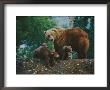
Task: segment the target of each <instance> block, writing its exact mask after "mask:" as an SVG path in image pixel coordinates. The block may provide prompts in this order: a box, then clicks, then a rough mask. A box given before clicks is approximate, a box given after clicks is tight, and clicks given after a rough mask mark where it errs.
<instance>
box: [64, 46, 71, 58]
mask: <svg viewBox="0 0 110 90" xmlns="http://www.w3.org/2000/svg"><path fill="white" fill-rule="evenodd" d="M62 53H63V57H62V59H63V60H69V59H72V47H71V46H64V47H63V50H62Z"/></svg>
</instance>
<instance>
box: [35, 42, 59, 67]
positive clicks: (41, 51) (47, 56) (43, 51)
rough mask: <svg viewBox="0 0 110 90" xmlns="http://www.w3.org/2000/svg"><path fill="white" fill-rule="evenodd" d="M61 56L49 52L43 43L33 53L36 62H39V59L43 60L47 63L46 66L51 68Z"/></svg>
mask: <svg viewBox="0 0 110 90" xmlns="http://www.w3.org/2000/svg"><path fill="white" fill-rule="evenodd" d="M58 57H59V55H58V53H57V52H54V51H50V50H48V48H47V46H46V44H45V43H43V44H42V45H41V46H40V47H38V48H37V49H35V50H34V52H33V58H34V60H35V62H37V61H38V59H40V60H41V59H42V60H44V62H45V65H46V66H50V65H52V64H53V62H54V61H53V60H54V58H58Z"/></svg>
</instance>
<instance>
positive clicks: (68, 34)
mask: <svg viewBox="0 0 110 90" xmlns="http://www.w3.org/2000/svg"><path fill="white" fill-rule="evenodd" d="M44 33H45V37H46V38H47V39H48V40H50V41H53V42H54V47H55V51H56V52H58V54H59V55H60V57H61V58H62V55H63V52H62V48H63V47H64V46H71V47H72V50H74V51H76V52H77V53H78V58H79V59H83V58H87V51H88V48H89V39H88V34H87V33H86V32H85V31H84V30H82V29H81V28H79V27H76V28H72V29H64V28H52V29H49V30H47V31H45V32H44Z"/></svg>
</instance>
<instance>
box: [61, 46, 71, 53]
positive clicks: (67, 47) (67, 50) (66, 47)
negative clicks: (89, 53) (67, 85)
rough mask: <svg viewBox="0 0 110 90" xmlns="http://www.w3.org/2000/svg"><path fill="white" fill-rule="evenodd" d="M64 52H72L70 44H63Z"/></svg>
mask: <svg viewBox="0 0 110 90" xmlns="http://www.w3.org/2000/svg"><path fill="white" fill-rule="evenodd" d="M63 49H64V51H65V52H72V47H71V46H64V47H63Z"/></svg>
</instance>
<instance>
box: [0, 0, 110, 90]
mask: <svg viewBox="0 0 110 90" xmlns="http://www.w3.org/2000/svg"><path fill="white" fill-rule="evenodd" d="M109 1H110V0H66V1H64V0H0V87H1V88H0V90H38V89H39V90H49V89H50V90H52V89H55V90H56V89H57V90H58V89H59V90H61V89H63V90H64V89H65V90H68V89H69V90H73V89H74V90H75V89H77V90H82V89H84V90H88V89H96V90H97V89H99V90H104V89H109V84H110V77H107V82H108V88H99V87H98V88H3V87H4V51H5V50H4V15H3V9H4V6H3V4H6V3H10V4H11V3H34V4H41V3H42V4H49V3H50V4H107V3H108V2H109ZM109 23H110V3H109V4H108V10H107V46H108V47H107V68H110V65H109V64H110V61H109V59H110V56H109V53H110V40H109V38H110V35H109V34H110V24H109ZM107 71H108V73H107V76H110V73H109V70H108V69H107Z"/></svg>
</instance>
